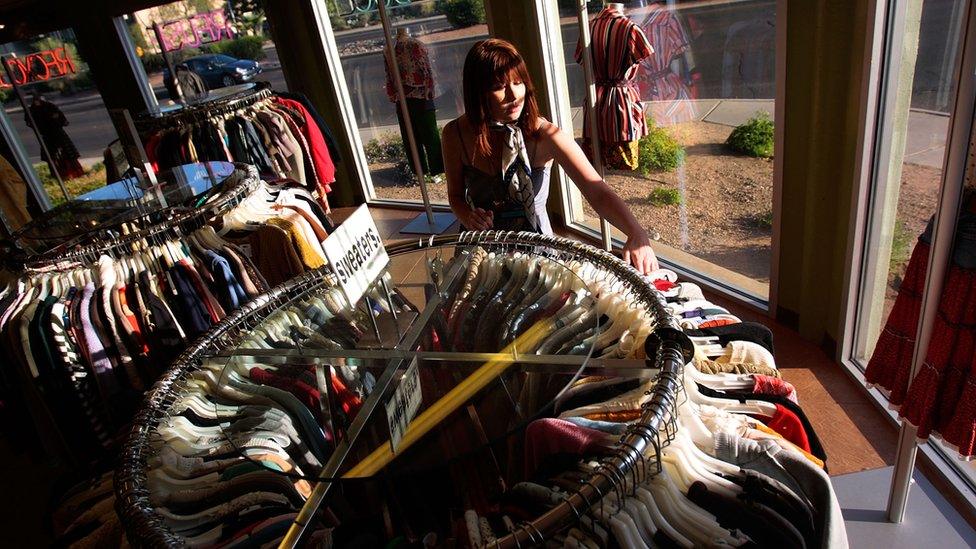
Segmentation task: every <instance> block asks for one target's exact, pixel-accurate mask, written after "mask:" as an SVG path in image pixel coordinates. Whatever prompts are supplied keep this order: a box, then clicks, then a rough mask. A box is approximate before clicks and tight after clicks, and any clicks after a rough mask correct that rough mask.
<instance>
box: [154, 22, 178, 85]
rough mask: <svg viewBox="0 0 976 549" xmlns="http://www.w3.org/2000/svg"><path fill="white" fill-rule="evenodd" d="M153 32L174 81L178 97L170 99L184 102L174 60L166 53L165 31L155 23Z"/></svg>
mask: <svg viewBox="0 0 976 549" xmlns="http://www.w3.org/2000/svg"><path fill="white" fill-rule="evenodd" d="M152 30H153V33H155V34H156V43H157V44H159V53H161V54H162V55H163V61H166V68H167V69H169V77H170V78H172V79H173V89H174V90H176V97H171V98H170V99H172V100H173V101H175V102H177V103H181V102H184V101H183V88H181V87H180V79H179V78H177V77H176V67H175V66H174V65H173V60H172V59H171V58H170V56H169V53H168V52H167V51H166V43H165V42H163V29H161V28H159V23H156V22H153V24H152Z"/></svg>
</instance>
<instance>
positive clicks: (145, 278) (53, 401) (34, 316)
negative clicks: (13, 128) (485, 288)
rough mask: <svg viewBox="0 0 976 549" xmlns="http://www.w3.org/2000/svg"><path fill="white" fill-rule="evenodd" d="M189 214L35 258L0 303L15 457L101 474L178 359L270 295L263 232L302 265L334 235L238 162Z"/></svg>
mask: <svg viewBox="0 0 976 549" xmlns="http://www.w3.org/2000/svg"><path fill="white" fill-rule="evenodd" d="M197 203H198V205H197V207H196V208H194V209H190V210H186V209H179V208H174V209H171V210H168V211H163V212H155V214H154V215H153V216H152V217H151V218H150V217H147V218H145V219H134V220H130V221H128V222H127V223H126V224H124V225H123V226H121V227H119V228H118V231H119V232H115V231H114V230H107V229H104V228H103V229H101V230H99V231H94V232H92V233H91V234H89V235H87V236H88V241H89V243H87V244H81V243H78V242H76V243H75V245H73V246H72V247H71V248H70V249H59V250H56V251H52V252H49V253H46V254H42V255H39V256H36V257H33V258H32V259H31V260H29V261H28V262H27V264H26V266H25V267H24V269H23V270H22V272H21V273H20V276H19V277H18V278H16V279H15V280H14V281H12V282H11V283H10V284H8V285H7V286H6V287H5V288H4V289H3V290H2V292H0V313H2V314H0V333H2V334H3V337H2V346H3V348H4V351H5V355H6V356H7V357H8V360H6V361H5V362H4V364H3V367H2V368H0V376H2V377H0V391H2V396H0V399H2V401H3V403H4V406H3V408H2V410H3V414H4V415H5V417H4V421H3V425H4V427H5V429H6V430H7V431H8V435H9V436H10V437H11V439H12V440H16V441H18V447H20V448H38V449H39V450H40V453H41V454H42V455H45V456H47V457H48V458H50V459H54V460H56V461H61V462H66V463H71V464H74V465H80V466H88V465H91V464H95V466H96V468H97V463H98V462H100V461H101V460H102V459H103V458H106V457H111V456H112V455H113V453H114V451H115V449H116V448H117V442H118V439H117V434H118V433H119V432H121V431H123V430H124V429H125V428H126V426H127V425H128V422H129V420H130V419H131V418H132V416H133V415H134V413H135V411H136V410H137V408H138V406H139V403H140V401H141V398H142V393H143V391H144V390H145V389H147V388H148V387H150V386H151V385H152V383H153V382H154V381H155V380H156V379H157V377H158V376H159V375H160V373H162V372H163V371H165V369H166V368H167V367H168V365H169V364H170V363H171V362H172V360H173V359H174V358H176V356H177V355H178V354H179V352H180V351H181V350H182V349H184V348H185V347H186V346H187V345H189V343H191V342H192V341H193V340H194V339H196V338H197V337H198V336H200V335H201V334H203V333H205V332H206V331H208V330H209V329H210V328H211V326H213V325H215V324H217V323H219V322H220V321H221V320H222V319H223V318H225V317H226V316H227V315H228V314H229V313H232V312H233V311H234V310H236V309H238V308H239V307H240V306H241V305H243V304H245V303H247V302H249V301H251V300H252V299H254V298H255V297H257V296H259V295H261V294H263V293H264V292H266V291H267V290H268V289H269V288H270V287H271V286H270V284H269V283H268V282H267V279H266V278H265V276H264V274H263V273H262V268H261V267H260V266H264V269H265V270H266V271H268V272H269V274H270V275H272V276H281V273H282V272H283V271H282V270H281V269H280V268H277V267H276V268H275V269H272V270H268V268H267V267H266V266H265V264H266V263H270V260H269V259H267V258H265V257H264V256H261V255H259V254H257V253H255V252H253V251H252V250H251V249H250V246H251V245H252V244H253V245H255V246H265V247H267V246H270V245H277V243H280V241H279V240H271V241H270V244H269V241H268V240H267V238H265V237H262V236H261V235H259V234H257V233H262V231H265V230H267V227H273V228H274V230H277V231H281V232H282V233H284V234H288V235H290V238H291V240H289V242H288V245H289V246H290V245H292V242H294V243H295V246H296V254H297V248H298V247H301V248H303V249H305V250H307V251H308V253H309V254H315V253H319V254H321V244H320V242H321V240H322V239H324V237H325V236H326V235H327V234H328V232H327V231H329V230H331V229H332V227H331V224H329V221H328V218H327V217H325V214H324V213H322V212H321V209H320V208H318V210H316V208H317V203H316V202H315V201H314V200H313V199H312V198H311V196H310V195H309V194H308V193H307V191H305V190H304V189H303V188H301V187H300V186H297V187H296V186H291V185H288V184H287V183H283V184H281V185H277V186H272V185H269V184H267V183H264V182H263V181H261V180H260V179H259V178H258V177H257V172H256V170H255V169H254V168H253V167H250V166H246V165H237V167H236V169H235V170H234V172H233V173H232V174H231V175H230V176H229V177H228V178H227V179H226V180H225V181H224V182H223V183H222V184H221V185H220V186H219V187H215V188H213V189H211V192H210V193H208V194H205V195H203V196H200V197H198V199H197ZM316 212H318V213H316ZM306 216H308V217H307V218H306ZM298 220H300V221H301V223H302V224H303V225H298V223H299V221H298ZM312 223H315V225H316V228H317V230H318V231H319V233H320V234H319V233H315V232H313V231H312V229H311V224H312ZM215 227H216V229H215ZM281 227H287V228H288V230H289V231H290V232H286V231H285V229H282V228H281ZM299 227H308V229H307V230H308V232H309V235H310V236H308V240H305V237H304V236H302V234H299V230H300V229H299ZM326 227H328V229H326ZM218 231H219V232H218ZM222 234H223V236H221V235H222ZM272 234H274V233H272ZM235 239H236V240H237V241H238V242H240V243H241V244H240V245H236V244H235V243H234V242H233V240H235ZM283 251H284V249H279V250H278V252H277V253H279V254H280V253H282V252H283ZM310 257H312V258H313V259H317V258H316V257H315V256H314V255H313V256H310ZM313 259H307V260H308V261H309V262H310V263H312V261H313ZM256 260H257V261H256ZM319 261H320V260H319ZM320 265H321V263H313V264H312V265H310V266H308V268H314V267H317V266H320ZM306 266H307V265H306V264H301V263H300V264H299V265H298V266H297V267H296V268H300V269H304V268H306ZM285 274H288V273H287V272H286V273H285Z"/></svg>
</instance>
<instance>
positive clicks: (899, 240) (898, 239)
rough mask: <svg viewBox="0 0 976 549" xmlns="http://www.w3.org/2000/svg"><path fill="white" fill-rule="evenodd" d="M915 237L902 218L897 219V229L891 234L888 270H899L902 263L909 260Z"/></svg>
mask: <svg viewBox="0 0 976 549" xmlns="http://www.w3.org/2000/svg"><path fill="white" fill-rule="evenodd" d="M914 238H915V236H914V235H913V234H912V233H910V232H909V231H908V227H907V226H905V222H904V221H902V220H901V219H898V220H896V221H895V230H894V232H893V233H892V234H891V258H890V259H889V260H888V272H895V271H899V270H901V267H902V265H904V264H905V263H907V262H908V257H909V255H910V254H911V251H912V250H911V248H912V242H913V241H914Z"/></svg>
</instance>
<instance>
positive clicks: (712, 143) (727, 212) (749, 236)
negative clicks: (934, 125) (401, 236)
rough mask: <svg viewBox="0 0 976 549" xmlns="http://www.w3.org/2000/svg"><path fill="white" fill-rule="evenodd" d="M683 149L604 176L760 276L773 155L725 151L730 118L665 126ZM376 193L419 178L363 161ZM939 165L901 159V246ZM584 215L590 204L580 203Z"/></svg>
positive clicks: (631, 202)
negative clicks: (657, 196) (680, 156)
mask: <svg viewBox="0 0 976 549" xmlns="http://www.w3.org/2000/svg"><path fill="white" fill-rule="evenodd" d="M669 131H670V132H671V134H672V135H673V136H674V137H675V138H676V139H677V140H678V142H679V143H681V145H682V146H683V147H684V149H685V153H686V155H685V162H684V164H683V165H682V166H681V167H679V168H678V169H677V170H676V171H674V172H670V173H651V174H650V175H648V176H646V177H645V176H643V175H641V174H640V173H638V172H625V171H609V172H608V173H607V177H606V179H607V182H608V183H609V184H610V186H611V187H612V188H613V189H614V191H615V192H616V193H617V194H618V195H620V197H621V198H622V199H623V200H624V202H626V203H627V205H628V206H630V208H631V211H633V213H634V215H635V216H636V217H637V219H638V221H640V222H641V224H642V225H643V226H644V227H646V228H647V229H648V230H649V231H650V233H651V234H652V235H654V236H657V237H658V238H659V241H660V242H661V243H663V244H666V245H667V246H670V247H672V248H676V249H679V250H683V251H685V252H687V253H690V254H692V255H695V256H696V257H699V258H701V259H704V260H706V261H709V262H711V263H714V264H716V265H719V266H721V267H724V268H726V269H729V270H732V271H734V272H737V273H740V274H742V275H744V276H747V277H749V278H752V279H754V280H756V281H757V282H763V283H768V282H769V273H770V264H771V260H772V203H773V202H772V201H773V160H772V159H759V158H752V157H748V156H743V155H739V154H736V153H733V152H732V151H730V150H729V149H728V148H727V147H726V146H725V139H726V138H727V137H728V135H729V133H730V132H731V131H732V128H731V127H730V126H726V125H722V124H714V123H710V122H704V121H691V122H686V123H682V124H678V125H675V126H671V127H670V128H669ZM370 172H371V175H372V177H373V185H374V187H375V188H376V194H377V196H378V197H381V198H388V199H396V200H417V201H419V200H420V187H419V186H416V185H414V186H402V185H399V184H397V182H396V181H397V177H396V175H395V167H394V164H393V163H385V164H373V165H371V166H370ZM939 180H940V170H939V169H936V168H931V167H927V166H921V165H915V164H905V166H904V168H903V170H902V187H901V191H900V193H901V194H900V197H899V201H898V203H899V206H898V215H897V219H898V220H899V222H900V225H901V227H900V228H899V229H898V231H899V233H900V236H901V238H902V240H903V242H907V246H908V248H907V252H906V255H905V257H904V259H905V260H907V254H910V253H911V250H912V248H913V247H914V243H915V238H916V237H917V236H918V235H919V234H921V233H922V231H923V230H924V229H925V224H926V222H927V221H928V218H929V217H930V216H931V215H932V213H933V212H934V211H935V203H936V198H937V194H938V184H939ZM658 188H666V189H675V190H677V191H678V193H679V195H680V197H681V203H680V204H676V205H656V204H654V203H653V201H652V199H651V198H650V196H651V193H652V192H653V191H654V190H655V189H658ZM427 189H428V192H429V194H430V198H431V201H432V202H435V203H436V202H439V203H444V204H446V203H447V186H446V184H445V183H444V182H440V183H434V184H430V185H428V187H427ZM584 212H585V215H586V216H587V219H588V220H593V221H595V220H596V219H597V216H596V212H595V211H594V210H593V208H592V207H591V206H590V205H589V204H584ZM904 268H905V262H904V261H893V262H892V269H891V272H890V276H889V282H890V288H889V292H888V296H887V299H886V302H889V303H886V305H888V306H889V307H890V301H892V300H893V299H894V296H895V295H896V294H897V287H898V284H900V281H901V277H902V276H903V274H904Z"/></svg>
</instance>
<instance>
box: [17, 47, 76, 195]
mask: <svg viewBox="0 0 976 549" xmlns="http://www.w3.org/2000/svg"><path fill="white" fill-rule="evenodd" d="M0 65H3V72H5V73H6V74H7V80H9V81H10V85H11V86H13V87H14V92H15V93H16V94H17V99H18V100H19V101H20V106H21V107H22V108H23V109H24V114H25V115H26V116H27V119H28V120H30V125H31V129H32V130H34V136H36V137H37V142H38V143H40V144H41V150H43V151H44V156H46V157H47V160H48V164H47V165H48V168H49V169H50V170H51V175H53V176H54V178H55V179H57V180H58V187H61V194H63V195H64V199H65V200H71V195H69V194H68V189H67V188H65V186H64V181H63V180H62V179H61V174H60V173H58V170H57V168H55V167H54V157H52V156H51V151H50V150H48V148H47V143H45V142H44V136H42V135H41V130H40V129H38V127H37V122H36V121H35V120H34V114H33V113H32V112H31V110H30V107H29V106H28V105H27V101H26V100H25V99H24V92H23V90H22V89H21V87H20V85H19V84H17V81H16V80H14V75H13V73H12V72H10V65H8V64H7V57H0ZM29 80H30V75H29V74H28V75H27V80H26V81H25V83H26V82H27V81H29Z"/></svg>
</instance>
